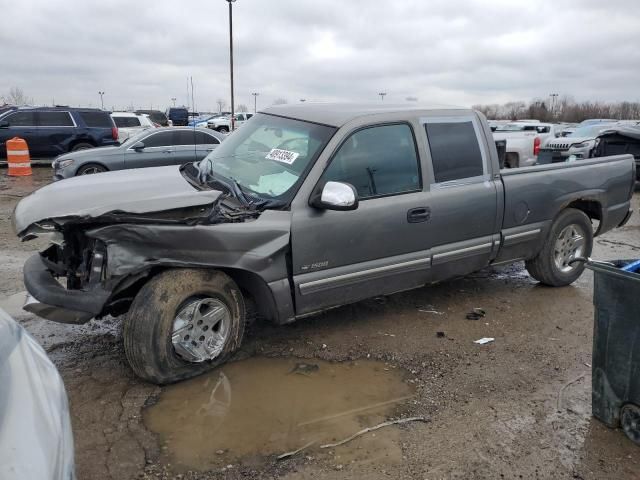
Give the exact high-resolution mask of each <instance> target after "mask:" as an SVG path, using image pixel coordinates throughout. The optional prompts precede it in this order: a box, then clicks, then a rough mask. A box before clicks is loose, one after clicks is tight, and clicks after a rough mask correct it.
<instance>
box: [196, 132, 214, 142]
mask: <svg viewBox="0 0 640 480" xmlns="http://www.w3.org/2000/svg"><path fill="white" fill-rule="evenodd" d="M196 143H197V144H198V145H217V144H218V143H220V140H218V139H217V138H216V137H214V136H213V135H208V134H206V133H204V132H196Z"/></svg>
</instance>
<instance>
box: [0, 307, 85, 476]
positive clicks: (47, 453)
mask: <svg viewBox="0 0 640 480" xmlns="http://www.w3.org/2000/svg"><path fill="white" fill-rule="evenodd" d="M0 478H1V479H2V480H73V479H75V478H76V477H75V468H74V460H73V433H72V431H71V421H70V418H69V405H68V402H67V394H66V392H65V389H64V384H63V383H62V379H61V378H60V375H59V374H58V371H57V370H56V367H55V366H54V365H53V363H51V361H50V360H49V358H48V357H47V354H46V353H45V351H44V350H43V349H42V347H41V346H40V345H39V344H38V342H36V341H35V340H34V339H33V338H32V337H31V336H30V335H29V334H28V333H27V332H26V330H24V329H23V328H22V327H21V326H20V325H18V324H17V323H16V322H15V321H14V320H13V319H12V318H11V317H10V316H9V315H8V314H7V313H6V312H5V311H4V310H2V309H0Z"/></svg>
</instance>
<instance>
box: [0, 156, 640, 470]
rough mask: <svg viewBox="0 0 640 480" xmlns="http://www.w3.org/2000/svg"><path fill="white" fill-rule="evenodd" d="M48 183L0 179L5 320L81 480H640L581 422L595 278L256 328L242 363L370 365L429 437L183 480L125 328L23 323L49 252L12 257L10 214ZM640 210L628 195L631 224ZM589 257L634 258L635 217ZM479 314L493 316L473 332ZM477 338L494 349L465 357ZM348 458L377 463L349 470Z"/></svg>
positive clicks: (503, 286) (501, 283)
mask: <svg viewBox="0 0 640 480" xmlns="http://www.w3.org/2000/svg"><path fill="white" fill-rule="evenodd" d="M49 175H50V170H49V169H46V168H40V169H36V170H35V174H34V176H33V177H30V178H19V179H15V178H14V179H11V178H8V177H6V175H5V171H0V252H1V253H0V255H1V265H2V275H0V297H1V298H3V299H4V300H2V301H0V304H2V305H4V306H8V307H9V310H10V312H11V313H12V315H13V316H14V318H16V319H17V320H18V321H19V322H20V323H21V324H22V325H23V326H24V327H25V328H26V329H27V330H28V331H29V332H31V334H32V335H33V336H34V337H35V338H36V339H37V340H38V341H39V342H40V343H41V344H42V345H43V346H44V347H45V349H46V350H47V352H49V355H50V356H51V358H52V360H53V361H54V362H55V364H56V365H57V366H58V368H59V369H60V372H61V374H62V377H63V378H64V380H65V383H66V387H67V391H68V394H69V398H70V405H71V416H72V422H73V429H74V435H75V443H76V464H77V473H78V478H79V479H80V480H89V479H96V480H97V479H101V480H102V479H118V480H124V479H128V478H193V479H195V478H285V479H312V478H313V479H314V480H315V479H329V478H344V479H355V478H367V479H379V478H425V479H436V478H492V479H493V478H575V479H604V478H611V479H640V448H639V447H637V446H635V445H633V444H632V443H631V442H630V441H629V440H627V438H626V437H625V436H624V434H623V433H622V432H621V431H615V430H609V429H608V428H606V427H604V426H603V425H602V424H600V423H599V422H598V421H597V420H595V419H593V418H592V417H591V383H590V382H591V369H590V363H591V341H592V326H593V306H592V300H591V299H592V274H591V273H590V272H587V273H585V274H584V275H583V276H582V278H581V279H580V280H579V281H578V282H577V283H576V284H574V285H573V286H570V287H566V288H560V289H552V288H546V287H542V286H539V285H537V284H536V283H535V282H534V281H533V280H532V279H531V278H530V277H529V276H528V275H527V273H526V271H525V270H524V269H523V265H522V264H516V265H513V266H509V267H503V268H492V269H487V270H485V271H482V272H478V273H476V274H474V275H472V276H469V277H467V278H463V279H457V280H454V281H450V282H447V283H445V284H441V285H437V286H432V287H428V288H426V287H425V288H421V289H419V290H415V291H412V292H406V293H401V294H397V295H393V296H389V297H386V298H382V299H375V300H373V299H372V300H369V301H365V302H361V303H358V304H355V305H351V306H347V307H343V308H339V309H336V310H333V311H331V312H328V313H326V314H323V315H320V316H317V317H313V318H309V319H306V320H303V321H300V322H298V323H296V324H293V325H290V326H286V327H273V326H270V325H266V324H257V325H254V326H253V327H252V328H251V329H250V331H249V334H248V337H247V338H246V341H245V344H244V346H243V348H242V351H241V352H240V354H239V355H238V359H242V358H247V357H257V358H258V359H259V358H263V357H301V358H307V359H312V358H318V359H323V360H329V361H335V362H343V361H354V360H364V359H371V360H380V361H382V362H384V363H383V364H384V365H386V368H389V369H396V370H397V371H398V372H399V375H401V376H402V379H403V381H405V382H408V383H410V384H411V385H412V386H413V387H415V391H416V395H415V396H414V397H413V399H412V400H411V401H409V402H405V403H403V404H401V405H399V406H396V407H395V409H394V410H393V411H392V412H390V413H389V415H390V416H392V417H393V418H399V417H406V416H409V415H420V416H425V417H427V418H428V419H429V422H428V423H411V424H406V425H403V426H399V427H397V426H393V427H388V428H387V429H383V430H379V431H378V432H377V433H376V434H375V438H377V439H378V440H380V439H384V440H386V442H387V443H386V444H385V445H386V447H385V448H383V449H369V450H367V448H368V446H369V444H368V443H367V442H371V441H375V440H374V439H373V438H372V436H371V434H370V435H369V438H367V437H366V436H365V437H362V438H361V439H359V440H357V441H356V442H355V443H354V444H353V445H351V446H349V447H345V448H346V450H342V449H341V447H337V448H334V449H327V450H319V449H314V448H310V449H309V450H308V451H305V452H303V453H302V454H300V455H297V456H295V457H293V458H291V459H289V460H284V461H281V462H277V461H276V460H275V459H274V457H273V456H267V457H264V456H262V455H260V452H254V453H253V454H252V455H246V456H244V457H243V458H240V459H236V460H234V461H235V463H231V464H230V465H231V467H229V468H227V467H226V466H225V467H223V468H217V467H216V468H214V469H213V470H210V471H208V472H197V471H194V470H192V471H188V470H186V471H185V470H182V471H180V472H177V471H176V469H175V467H174V465H172V464H171V465H170V463H171V462H170V461H168V460H167V455H166V452H163V449H162V448H161V443H160V440H159V438H158V437H157V436H156V435H155V434H154V433H152V432H150V431H149V430H147V428H146V427H145V424H144V423H143V421H142V418H143V410H144V407H145V405H147V404H151V403H154V402H155V401H156V400H157V399H158V396H159V395H160V393H161V389H160V388H159V387H156V386H154V385H150V384H147V383H143V382H141V381H139V380H138V379H136V377H134V375H133V373H132V372H131V370H130V369H129V367H128V365H127V363H126V360H125V357H124V353H123V348H122V339H121V320H120V319H113V318H109V319H105V320H102V321H92V322H90V323H89V324H87V325H84V326H68V325H58V324H54V323H49V322H46V321H43V320H40V319H38V318H36V317H34V316H32V315H30V314H28V313H26V312H21V311H20V309H19V308H18V307H19V306H18V305H17V304H18V303H19V301H20V295H19V293H20V292H22V291H23V290H24V286H23V284H22V276H21V267H22V263H23V262H24V260H25V259H26V258H27V257H28V256H29V255H30V254H31V253H32V252H33V251H36V250H37V249H38V248H41V247H42V245H43V244H42V243H38V240H36V241H35V242H29V243H24V244H21V243H19V242H18V241H17V240H16V238H15V236H14V234H13V231H12V229H11V220H10V216H11V212H12V210H13V208H14V206H15V204H16V202H17V201H18V200H19V198H20V197H21V196H23V195H26V194H28V193H29V192H30V191H32V190H34V189H35V188H37V187H39V186H41V185H44V184H46V183H47V182H48V181H49V178H48V177H49ZM79 201H81V199H79ZM639 207H640V194H638V193H636V195H635V197H634V208H635V209H636V211H637V210H638V208H639ZM593 256H594V257H595V258H598V259H618V258H632V257H636V258H637V257H640V220H639V217H638V215H637V214H636V215H634V217H633V218H632V220H631V222H630V223H629V225H627V226H626V227H624V228H622V229H619V230H616V231H614V232H610V233H608V234H606V235H604V236H602V237H600V238H598V239H597V240H596V244H595V251H594V254H593ZM14 294H18V295H14ZM12 295H14V296H13V297H11V296H12ZM474 307H481V308H483V309H484V310H486V312H487V316H486V317H485V318H484V319H481V320H479V321H470V320H467V319H466V318H465V315H466V313H467V312H469V311H470V310H471V309H473V308H474ZM421 310H422V311H421ZM428 310H435V311H438V312H442V314H441V315H438V314H436V313H428V312H426V311H428ZM437 332H443V333H444V336H442V334H441V335H438V333H437ZM481 337H495V339H496V340H495V342H494V343H493V344H489V345H484V346H479V345H475V344H474V343H473V341H474V340H476V339H479V338H481ZM583 375H584V376H583ZM576 378H578V381H576V382H575V383H571V384H569V385H568V386H567V384H568V383H569V382H571V381H572V380H575V379H576ZM565 386H566V388H564V390H563V393H562V395H560V392H561V390H562V389H563V387H565ZM337 393H338V392H336V394H337ZM361 426H362V427H365V426H367V425H366V424H364V423H362V424H361ZM214 433H215V432H214ZM239 435H247V437H250V436H251V432H250V431H247V432H240V433H239ZM358 448H364V449H365V451H370V452H372V453H371V454H368V455H364V456H363V455H360V456H358V455H348V454H347V452H349V449H351V450H354V449H358Z"/></svg>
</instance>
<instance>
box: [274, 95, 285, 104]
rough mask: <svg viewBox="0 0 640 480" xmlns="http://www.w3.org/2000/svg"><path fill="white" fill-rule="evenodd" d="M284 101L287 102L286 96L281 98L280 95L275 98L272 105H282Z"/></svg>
mask: <svg viewBox="0 0 640 480" xmlns="http://www.w3.org/2000/svg"><path fill="white" fill-rule="evenodd" d="M286 103H289V102H287V99H286V98H282V97H280V98H276V99H275V100H274V102H273V104H274V105H284V104H286Z"/></svg>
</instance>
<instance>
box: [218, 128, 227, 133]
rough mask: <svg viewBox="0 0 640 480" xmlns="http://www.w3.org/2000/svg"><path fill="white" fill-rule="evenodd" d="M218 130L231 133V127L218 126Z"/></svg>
mask: <svg viewBox="0 0 640 480" xmlns="http://www.w3.org/2000/svg"><path fill="white" fill-rule="evenodd" d="M216 130H218V131H219V132H220V133H229V127H218V128H217V129H216Z"/></svg>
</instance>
